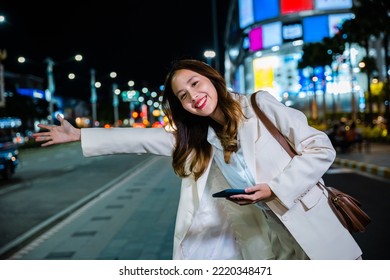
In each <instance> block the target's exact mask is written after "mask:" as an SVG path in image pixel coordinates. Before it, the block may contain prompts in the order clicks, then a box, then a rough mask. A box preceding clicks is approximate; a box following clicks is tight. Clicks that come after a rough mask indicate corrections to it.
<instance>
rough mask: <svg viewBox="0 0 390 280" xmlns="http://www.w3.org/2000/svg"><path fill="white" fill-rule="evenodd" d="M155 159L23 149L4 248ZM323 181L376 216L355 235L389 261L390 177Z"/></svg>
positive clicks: (3, 219) (4, 189) (74, 149)
mask: <svg viewBox="0 0 390 280" xmlns="http://www.w3.org/2000/svg"><path fill="white" fill-rule="evenodd" d="M153 157H154V156H152V155H113V156H103V157H93V158H85V157H83V156H82V154H81V149H80V146H79V144H78V143H72V144H66V145H61V146H55V147H50V148H41V149H34V150H29V151H23V152H22V154H21V165H20V167H19V169H18V170H17V172H16V174H15V177H14V178H13V179H11V180H10V181H8V182H4V181H2V182H1V183H0V249H1V247H2V246H4V245H5V244H7V243H9V242H11V241H12V240H14V239H15V238H17V237H19V236H21V235H23V233H25V232H26V231H28V230H30V229H31V228H33V227H36V226H37V225H39V224H40V223H42V222H43V221H45V220H47V219H49V218H50V217H52V216H55V215H58V214H59V213H60V212H61V211H63V210H64V209H66V208H68V209H69V207H70V206H72V205H74V206H75V207H76V206H77V205H81V204H82V203H84V202H86V201H88V199H93V198H94V197H96V196H97V194H98V193H99V192H100V191H102V190H103V189H108V188H110V185H111V184H113V182H115V180H116V179H117V178H121V177H123V176H124V175H126V174H127V175H128V174H131V173H132V172H133V171H135V170H136V169H137V168H139V167H141V166H143V164H144V163H146V162H148V161H149V160H150V159H152V158H153ZM162 168H170V166H165V165H164V166H163V167H162ZM148 176H153V174H150V175H148ZM324 179H325V182H326V184H327V185H330V186H334V187H337V188H339V189H341V190H344V191H346V192H347V193H349V194H351V195H353V196H354V197H356V198H357V199H358V200H359V201H360V202H361V203H362V208H363V209H364V210H365V211H366V212H367V213H368V214H369V215H370V217H371V218H372V223H371V224H370V225H369V226H368V228H367V231H366V232H364V233H356V234H354V236H355V238H356V240H357V242H358V243H359V245H360V246H361V248H362V250H363V254H364V255H363V258H364V259H366V260H387V259H389V257H388V253H387V252H388V251H389V250H390V242H389V240H388V238H387V235H388V233H387V231H386V229H387V227H386V224H387V222H388V216H387V214H388V213H390V204H389V203H388V198H389V197H390V181H389V180H386V179H382V178H378V177H373V176H367V175H363V174H359V173H356V172H354V171H352V170H349V169H343V168H331V169H330V170H329V172H328V173H327V174H325V176H324ZM145 203H146V204H147V203H148V200H145V201H144V202H143V204H145ZM144 207H145V208H148V207H153V205H144ZM385 227H386V229H385Z"/></svg>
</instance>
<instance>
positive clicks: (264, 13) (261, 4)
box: [253, 0, 279, 22]
mask: <svg viewBox="0 0 390 280" xmlns="http://www.w3.org/2000/svg"><path fill="white" fill-rule="evenodd" d="M253 12H254V18H255V22H258V21H262V20H266V19H270V18H275V17H277V16H279V0H254V1H253Z"/></svg>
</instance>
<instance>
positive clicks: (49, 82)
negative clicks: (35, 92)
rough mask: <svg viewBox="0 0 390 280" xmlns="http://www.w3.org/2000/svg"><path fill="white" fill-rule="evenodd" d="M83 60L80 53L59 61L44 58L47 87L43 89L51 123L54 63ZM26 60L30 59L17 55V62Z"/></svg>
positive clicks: (52, 119)
mask: <svg viewBox="0 0 390 280" xmlns="http://www.w3.org/2000/svg"><path fill="white" fill-rule="evenodd" d="M81 60H83V56H82V55H80V54H77V55H75V56H72V57H71V58H70V59H67V60H64V61H61V62H54V60H53V59H51V58H50V57H48V58H46V59H45V61H44V62H45V63H46V75H47V89H46V91H45V95H46V100H47V101H48V102H49V114H50V115H49V118H48V119H49V122H50V123H51V124H53V123H54V118H53V113H54V112H53V111H54V103H53V101H54V92H55V81H54V75H53V68H54V65H60V64H64V63H67V62H71V61H81ZM27 61H30V62H31V60H30V59H28V60H27V59H26V58H25V57H23V56H20V57H18V62H19V63H25V62H27Z"/></svg>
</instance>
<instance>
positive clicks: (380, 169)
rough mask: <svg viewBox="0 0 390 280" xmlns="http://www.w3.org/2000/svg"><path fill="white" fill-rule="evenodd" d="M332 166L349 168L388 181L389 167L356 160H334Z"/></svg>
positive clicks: (389, 175) (389, 177) (389, 176)
mask: <svg viewBox="0 0 390 280" xmlns="http://www.w3.org/2000/svg"><path fill="white" fill-rule="evenodd" d="M334 164H336V165H338V166H344V167H349V168H352V169H356V170H359V171H362V172H365V173H368V174H371V175H376V176H380V177H383V178H387V179H390V167H384V166H378V165H375V164H370V163H364V162H360V161H356V160H350V159H343V158H336V159H335V161H334Z"/></svg>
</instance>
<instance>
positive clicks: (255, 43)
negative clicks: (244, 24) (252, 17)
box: [249, 27, 263, 51]
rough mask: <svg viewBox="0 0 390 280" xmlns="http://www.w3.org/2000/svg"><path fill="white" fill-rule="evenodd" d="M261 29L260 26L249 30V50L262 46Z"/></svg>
mask: <svg viewBox="0 0 390 280" xmlns="http://www.w3.org/2000/svg"><path fill="white" fill-rule="evenodd" d="M262 34H263V30H262V29H261V27H256V28H253V29H252V30H251V31H249V50H251V51H258V50H261V49H262V48H263V35H262Z"/></svg>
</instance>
